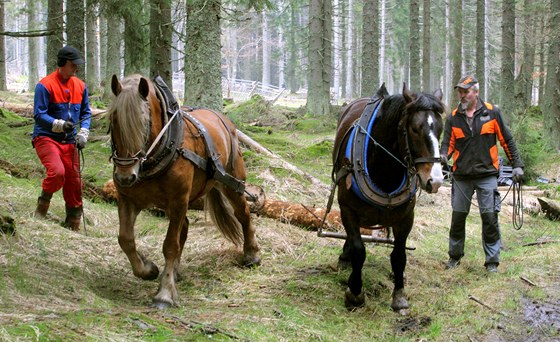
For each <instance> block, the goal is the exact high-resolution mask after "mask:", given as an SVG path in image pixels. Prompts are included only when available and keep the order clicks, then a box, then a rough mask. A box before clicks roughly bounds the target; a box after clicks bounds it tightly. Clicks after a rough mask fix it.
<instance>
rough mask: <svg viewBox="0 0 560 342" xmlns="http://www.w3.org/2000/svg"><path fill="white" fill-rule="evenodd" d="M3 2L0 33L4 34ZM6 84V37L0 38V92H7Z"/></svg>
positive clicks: (0, 4)
mask: <svg viewBox="0 0 560 342" xmlns="http://www.w3.org/2000/svg"><path fill="white" fill-rule="evenodd" d="M4 5H5V2H4V1H0V31H1V32H4V30H5V29H6V24H5V20H6V16H5V14H6V13H5V7H4ZM7 89H8V87H7V82H6V37H4V36H1V37H0V90H1V91H4V90H7Z"/></svg>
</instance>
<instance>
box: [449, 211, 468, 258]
mask: <svg viewBox="0 0 560 342" xmlns="http://www.w3.org/2000/svg"><path fill="white" fill-rule="evenodd" d="M468 214H469V213H463V212H459V211H454V212H453V213H452V214H451V227H450V229H449V257H450V258H451V259H454V260H456V261H458V260H460V259H461V258H462V257H463V255H465V224H466V221H467V215H468Z"/></svg>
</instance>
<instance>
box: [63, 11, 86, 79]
mask: <svg viewBox="0 0 560 342" xmlns="http://www.w3.org/2000/svg"><path fill="white" fill-rule="evenodd" d="M85 19H86V15H85V6H84V0H67V1H66V38H67V42H68V45H72V46H73V47H75V48H76V49H78V51H80V54H81V55H82V57H84V58H85V57H86V55H85V53H84V52H85V44H84V42H85ZM86 62H89V61H86ZM76 75H77V76H78V77H79V78H81V79H82V80H85V76H86V71H85V70H84V66H83V65H81V66H80V67H79V68H78V72H77V73H76Z"/></svg>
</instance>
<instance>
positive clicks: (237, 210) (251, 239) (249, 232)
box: [222, 187, 261, 267]
mask: <svg viewBox="0 0 560 342" xmlns="http://www.w3.org/2000/svg"><path fill="white" fill-rule="evenodd" d="M222 190H223V194H224V195H225V196H226V198H227V199H228V201H229V203H230V205H231V207H232V208H233V215H234V216H235V218H236V219H237V221H239V223H240V224H241V227H242V229H243V265H244V266H247V267H251V266H258V265H260V264H261V257H260V252H259V250H260V249H259V245H258V243H257V238H256V234H255V227H253V223H252V221H251V212H250V210H249V203H247V200H246V199H245V195H243V194H240V193H238V192H236V191H234V190H232V189H230V188H228V187H223V189H222Z"/></svg>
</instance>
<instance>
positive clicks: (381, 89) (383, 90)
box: [376, 82, 389, 97]
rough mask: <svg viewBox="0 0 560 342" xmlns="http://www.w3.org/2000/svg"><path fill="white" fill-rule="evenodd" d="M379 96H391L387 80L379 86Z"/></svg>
mask: <svg viewBox="0 0 560 342" xmlns="http://www.w3.org/2000/svg"><path fill="white" fill-rule="evenodd" d="M376 95H377V96H378V97H385V96H389V92H388V91H387V88H386V87H385V82H383V83H382V84H381V86H380V87H379V89H377V94H376Z"/></svg>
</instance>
